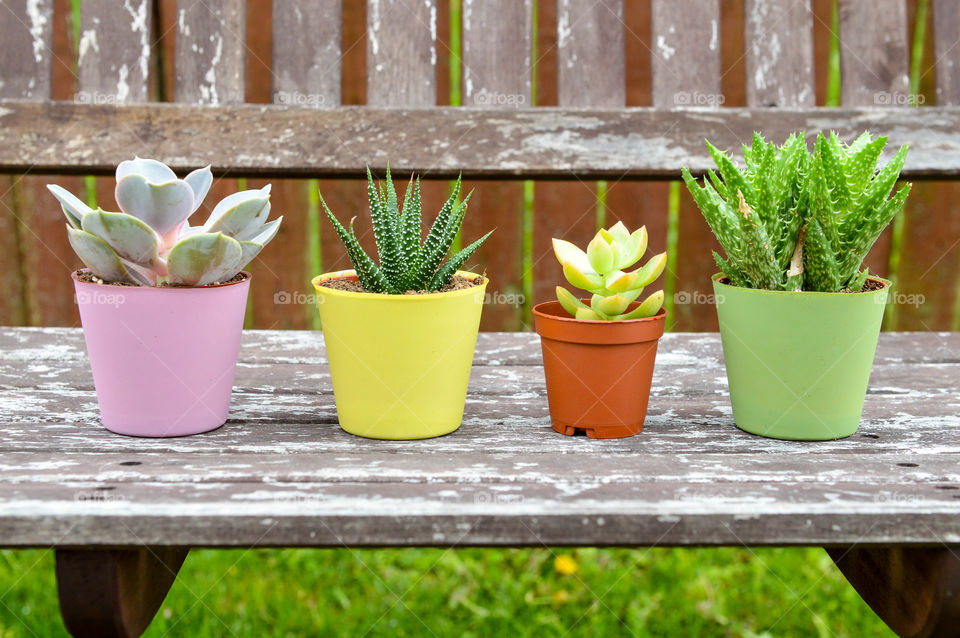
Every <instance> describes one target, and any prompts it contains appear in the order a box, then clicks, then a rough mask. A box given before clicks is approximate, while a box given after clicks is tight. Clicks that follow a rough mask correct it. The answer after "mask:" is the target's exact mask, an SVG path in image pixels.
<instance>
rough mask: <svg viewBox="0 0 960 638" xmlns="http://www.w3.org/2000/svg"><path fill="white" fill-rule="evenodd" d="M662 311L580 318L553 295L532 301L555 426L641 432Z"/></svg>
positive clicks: (613, 434)
mask: <svg viewBox="0 0 960 638" xmlns="http://www.w3.org/2000/svg"><path fill="white" fill-rule="evenodd" d="M635 305H636V304H633V306H635ZM666 317H667V311H666V310H663V309H661V310H660V312H658V313H657V314H656V315H654V316H653V317H649V318H647V319H633V320H630V321H582V320H579V319H574V318H573V317H571V316H570V315H569V313H567V311H566V310H564V309H563V308H562V307H561V306H560V303H559V302H557V301H550V302H546V303H542V304H538V305H536V306H534V308H533V320H534V326H535V327H536V330H537V334H539V335H540V346H541V348H542V350H543V368H544V373H545V374H546V378H547V400H548V402H549V404H550V421H551V423H552V424H553V429H554V430H556V431H557V432H560V433H561V434H567V435H572V434H575V433H576V432H577V431H578V430H579V431H583V432H585V433H586V435H587V436H589V437H592V438H595V439H612V438H619V437H624V436H632V435H634V434H637V433H639V432H640V431H641V430H642V429H643V421H644V418H645V417H646V415H647V399H649V397H650V383H651V380H652V379H653V364H654V360H655V359H656V356H657V342H658V341H659V339H660V337H661V336H663V329H664V325H665V323H666Z"/></svg>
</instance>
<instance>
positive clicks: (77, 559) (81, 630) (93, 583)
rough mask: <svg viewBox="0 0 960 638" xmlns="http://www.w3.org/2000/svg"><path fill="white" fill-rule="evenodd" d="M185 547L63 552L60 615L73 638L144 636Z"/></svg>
mask: <svg viewBox="0 0 960 638" xmlns="http://www.w3.org/2000/svg"><path fill="white" fill-rule="evenodd" d="M188 551H189V548H186V547H154V548H147V547H141V548H132V549H76V550H74V549H58V550H57V552H56V562H57V593H58V594H59V596H60V615H61V616H63V623H64V625H66V627H67V631H69V632H70V635H72V636H74V638H85V637H86V636H91V637H98V638H113V637H117V638H131V637H136V636H140V635H141V634H142V633H143V632H144V631H146V629H147V627H148V626H149V625H150V621H151V620H153V617H154V615H156V613H157V610H158V609H160V605H161V604H162V603H163V599H164V598H166V596H167V592H168V591H169V590H170V586H171V585H173V581H174V580H176V578H177V572H178V571H179V570H180V566H181V565H183V561H184V559H185V558H186V557H187V552H188Z"/></svg>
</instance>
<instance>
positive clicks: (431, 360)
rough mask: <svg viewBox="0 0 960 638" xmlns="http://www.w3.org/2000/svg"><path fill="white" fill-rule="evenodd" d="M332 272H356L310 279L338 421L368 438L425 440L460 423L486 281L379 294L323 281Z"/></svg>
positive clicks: (470, 275)
mask: <svg viewBox="0 0 960 638" xmlns="http://www.w3.org/2000/svg"><path fill="white" fill-rule="evenodd" d="M458 274H460V275H462V276H464V277H468V278H470V279H474V278H476V277H477V276H478V275H476V274H474V273H470V272H459V273H458ZM331 279H352V280H354V281H355V280H356V273H354V271H352V270H343V271H339V272H330V273H326V274H323V275H319V276H317V277H315V278H314V279H313V285H314V288H316V291H317V307H318V308H319V310H320V321H321V324H322V327H323V336H324V341H325V342H326V346H327V358H328V360H329V361H330V376H331V378H332V380H333V395H334V400H335V401H336V404H337V416H338V417H339V419H340V427H342V428H343V429H344V430H346V431H347V432H349V433H350V434H356V435H357V436H364V437H368V438H373V439H425V438H429V437H432V436H440V435H443V434H449V433H450V432H453V431H454V430H456V429H457V428H458V427H460V422H461V421H462V420H463V407H464V403H465V402H466V398H467V384H468V382H469V380H470V366H471V365H472V364H473V351H474V349H475V348H476V345H477V331H478V330H479V329H480V312H481V311H482V310H483V301H484V292H485V290H486V287H487V285H486V281H484V283H482V284H481V285H479V286H474V287H472V288H467V289H464V290H452V291H450V292H442V293H435V294H427V295H381V294H374V293H358V292H347V291H343V290H335V289H333V288H327V287H325V286H321V285H320V284H321V282H324V281H329V280H331Z"/></svg>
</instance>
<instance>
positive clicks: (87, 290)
mask: <svg viewBox="0 0 960 638" xmlns="http://www.w3.org/2000/svg"><path fill="white" fill-rule="evenodd" d="M244 274H245V275H246V279H244V280H243V281H238V282H236V283H230V284H223V285H219V286H207V287H198V288H148V287H135V286H106V285H103V284H94V283H87V282H84V281H81V280H80V279H79V278H77V273H73V281H74V287H75V288H76V293H77V305H78V306H79V308H80V321H81V322H82V324H83V335H84V337H85V339H86V342H87V354H88V355H89V356H90V367H91V368H92V369H93V383H94V385H95V386H96V389H97V401H98V402H99V404H100V418H101V420H102V421H103V425H104V427H105V428H107V429H108V430H110V431H111V432H116V433H118V434H128V435H130V436H148V437H167V436H184V435H187V434H198V433H200V432H207V431H209V430H214V429H216V428H218V427H220V426H221V425H223V424H224V423H225V422H226V420H227V412H228V410H229V408H230V393H231V391H232V390H233V375H234V371H235V370H236V367H237V353H238V352H239V350H240V335H241V332H242V330H243V317H244V312H245V310H246V306H247V291H248V290H249V289H250V274H249V273H244Z"/></svg>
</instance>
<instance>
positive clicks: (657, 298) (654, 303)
mask: <svg viewBox="0 0 960 638" xmlns="http://www.w3.org/2000/svg"><path fill="white" fill-rule="evenodd" d="M662 307H663V291H662V290H658V291H657V292H655V293H653V294H651V295H650V296H649V297H647V298H646V299H644V300H643V302H642V303H641V304H640V305H639V306H637V307H636V308H634V309H633V310H631V311H630V312H628V313H627V314H624V315H620V316H618V317H614V319H617V320H626V319H645V318H646V317H652V316H653V315H655V314H657V313H658V312H660V308H662Z"/></svg>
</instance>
